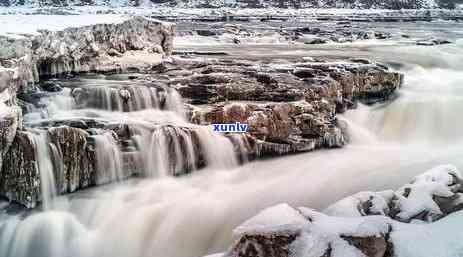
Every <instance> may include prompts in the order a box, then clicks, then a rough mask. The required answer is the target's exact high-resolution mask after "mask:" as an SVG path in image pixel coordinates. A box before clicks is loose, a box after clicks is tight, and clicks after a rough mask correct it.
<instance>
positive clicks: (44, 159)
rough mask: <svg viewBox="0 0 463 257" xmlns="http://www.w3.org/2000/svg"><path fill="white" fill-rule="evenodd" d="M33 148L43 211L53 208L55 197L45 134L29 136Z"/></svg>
mask: <svg viewBox="0 0 463 257" xmlns="http://www.w3.org/2000/svg"><path fill="white" fill-rule="evenodd" d="M29 135H30V137H31V139H32V141H33V142H34V147H35V158H36V160H37V162H36V165H37V167H36V169H37V171H38V172H39V173H40V189H41V194H42V206H43V209H44V210H50V209H52V208H53V201H54V198H55V197H56V195H57V193H56V181H55V175H54V173H53V164H52V161H51V160H52V159H51V157H50V150H49V147H50V143H49V142H48V138H47V134H46V133H45V132H43V131H39V132H38V134H35V133H30V134H29Z"/></svg>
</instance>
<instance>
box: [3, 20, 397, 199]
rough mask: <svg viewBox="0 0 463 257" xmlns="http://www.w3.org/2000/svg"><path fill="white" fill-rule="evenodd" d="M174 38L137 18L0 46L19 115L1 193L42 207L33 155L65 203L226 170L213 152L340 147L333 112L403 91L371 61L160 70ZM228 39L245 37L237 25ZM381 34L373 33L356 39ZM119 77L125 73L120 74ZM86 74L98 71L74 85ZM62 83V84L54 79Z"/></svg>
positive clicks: (11, 118) (14, 115)
mask: <svg viewBox="0 0 463 257" xmlns="http://www.w3.org/2000/svg"><path fill="white" fill-rule="evenodd" d="M348 25H349V24H339V26H341V27H348ZM173 29H174V26H173V25H172V24H168V23H161V22H158V21H154V20H150V19H144V18H134V19H129V20H127V21H124V22H121V23H118V24H101V25H92V26H87V27H82V28H70V29H66V30H63V31H58V32H54V31H41V32H40V34H39V35H38V36H33V37H25V38H23V39H21V40H19V39H8V38H3V37H2V38H1V40H0V42H1V44H2V45H1V46H2V47H1V48H2V49H5V50H6V51H3V52H2V58H1V65H2V68H1V70H0V71H1V72H0V74H1V78H2V80H4V81H5V83H2V89H3V92H4V93H3V94H4V96H5V97H3V98H4V99H3V98H2V101H3V103H2V104H3V105H5V106H6V107H8V108H9V109H11V110H16V111H10V114H8V115H5V116H3V117H2V119H1V120H0V121H1V123H0V124H1V128H0V131H1V133H0V136H1V142H2V144H4V147H2V156H3V158H2V160H3V165H2V166H3V167H2V173H1V174H2V176H1V178H2V183H1V187H0V193H1V194H2V195H3V196H6V197H7V198H8V199H9V200H11V201H16V202H18V203H21V204H23V205H25V206H27V207H34V206H35V205H36V204H37V203H39V202H40V201H41V200H42V199H40V197H41V196H40V190H41V188H40V187H41V183H42V182H41V178H40V173H41V171H40V170H39V169H40V167H41V163H40V160H38V159H39V158H38V157H37V156H39V153H41V154H44V153H43V152H45V154H46V155H47V156H49V157H50V158H49V159H50V161H51V164H52V168H51V169H53V174H54V177H55V184H56V185H55V187H56V189H57V190H56V191H57V194H66V193H72V192H75V191H77V190H79V189H83V188H87V187H91V186H95V185H100V184H105V183H110V182H113V181H118V180H122V179H125V178H127V177H130V176H134V175H137V176H145V177H156V176H165V175H174V176H176V175H182V174H185V173H189V172H192V171H194V170H196V169H199V168H202V167H204V166H214V165H215V166H216V167H218V166H220V165H223V163H222V162H223V160H220V158H212V157H211V156H215V155H217V152H218V151H212V150H211V149H214V148H213V145H214V144H221V145H227V146H228V145H229V146H230V147H229V148H227V149H231V150H230V152H223V153H221V154H222V155H224V157H225V158H223V159H230V160H234V159H235V158H234V156H236V157H237V158H238V161H241V162H245V161H248V160H250V159H254V158H259V157H265V156H275V155H283V154H289V153H297V152H305V151H311V150H314V149H319V148H332V147H342V146H343V145H344V144H345V143H346V142H347V138H346V135H345V134H344V131H343V130H344V128H345V125H344V124H343V123H342V122H341V121H339V120H338V119H337V118H336V114H338V113H342V112H344V111H345V110H347V109H349V108H355V106H356V103H357V102H359V101H360V102H363V103H367V104H371V103H376V102H381V101H387V100H388V99H389V98H390V97H391V96H392V95H393V93H394V92H395V91H396V90H397V89H398V88H399V87H400V85H401V82H402V76H401V74H399V73H397V72H392V71H390V70H388V68H387V67H385V66H383V65H381V64H376V63H373V62H370V61H369V60H365V59H352V60H342V61H332V60H328V59H327V60H323V59H321V58H317V59H310V58H309V59H308V58H306V59H303V60H292V61H287V62H284V63H282V62H272V61H265V62H260V61H259V62H255V61H247V60H234V59H195V58H189V57H172V58H168V59H166V60H164V61H163V62H161V63H160V59H159V58H157V57H160V56H161V55H166V56H168V55H170V54H171V53H172V37H173V33H174V32H173ZM226 30H227V33H238V34H240V33H242V32H243V31H242V30H241V28H239V27H236V26H228V27H226ZM340 31H341V30H338V31H337V32H336V33H338V32H340ZM200 33H201V34H202V35H205V36H213V33H209V32H208V31H201V32H200ZM281 33H283V34H285V33H286V34H285V35H288V36H289V37H295V36H296V37H299V36H303V35H305V34H310V33H316V34H317V35H323V36H326V37H329V34H330V33H331V32H329V31H326V30H323V29H316V28H297V29H294V30H292V31H290V32H289V33H288V31H283V30H282V31H281ZM340 33H341V34H342V33H343V32H342V31H341V32H340ZM362 33H363V32H362ZM346 35H347V34H346ZM383 36H384V35H382V34H379V33H375V32H371V33H364V34H361V35H360V34H356V36H355V39H357V38H362V39H370V38H378V37H383ZM330 40H332V39H330ZM145 57H146V58H145ZM153 57H156V58H155V59H152V58H153ZM122 71H126V72H128V73H125V74H117V73H120V72H122ZM83 72H85V73H90V74H87V75H85V76H83V75H82V76H77V77H76V76H75V73H83ZM63 75H64V76H63ZM55 76H60V79H48V80H46V78H49V77H55ZM39 79H41V81H40V82H39V83H37V82H38V80H39ZM18 106H20V107H21V110H22V114H23V115H21V111H20V110H19V107H18ZM22 116H24V122H22ZM235 122H241V123H244V124H247V125H248V131H247V133H244V134H237V133H228V134H224V135H225V137H223V136H222V135H218V134H215V135H214V134H213V133H212V128H211V126H209V125H211V124H214V123H235ZM23 123H24V126H25V127H24V128H23ZM15 133H16V136H15ZM39 134H40V135H46V138H47V141H46V142H47V144H48V145H47V146H46V147H45V148H44V149H45V150H43V149H42V150H40V149H39V148H38V147H37V139H36V136H37V135H39ZM40 151H41V152H40ZM230 156H233V158H229V157H230ZM231 162H232V163H234V162H235V161H231ZM217 165H218V166H217ZM227 165H228V164H227ZM225 166H226V165H225ZM227 167H228V166H227ZM153 170H155V171H156V172H153Z"/></svg>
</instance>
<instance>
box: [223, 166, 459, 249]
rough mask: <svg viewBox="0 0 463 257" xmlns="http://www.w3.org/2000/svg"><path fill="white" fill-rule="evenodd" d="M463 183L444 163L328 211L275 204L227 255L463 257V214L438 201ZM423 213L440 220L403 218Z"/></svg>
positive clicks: (247, 226)
mask: <svg viewBox="0 0 463 257" xmlns="http://www.w3.org/2000/svg"><path fill="white" fill-rule="evenodd" d="M460 182H461V176H460V174H459V172H458V170H457V169H456V168H455V167H454V166H453V165H442V166H438V167H435V168H433V169H431V170H429V171H427V172H425V173H423V174H421V175H419V176H417V177H416V178H415V179H414V180H413V181H412V182H411V183H409V184H406V185H405V186H404V187H402V188H401V189H399V190H398V191H397V192H393V191H391V190H389V191H383V192H360V193H357V194H355V195H352V196H350V197H347V198H344V199H342V200H340V201H338V202H336V203H334V204H333V205H331V206H330V207H328V208H327V209H325V210H324V211H323V213H321V212H318V211H316V210H313V209H309V208H305V207H301V208H297V209H296V208H293V207H290V206H289V205H286V204H280V205H277V206H274V207H270V208H268V209H265V210H264V211H262V212H261V213H259V214H258V215H256V216H255V217H253V218H251V219H250V220H248V221H246V222H245V223H243V225H241V226H239V227H238V228H237V231H238V233H235V237H238V238H237V239H236V241H235V243H234V244H233V245H232V247H231V248H230V249H229V251H228V252H226V253H225V254H224V255H223V256H227V257H238V256H239V257H248V256H249V257H250V256H252V257H366V256H368V257H391V256H395V257H436V256H440V257H457V256H461V240H463V233H462V232H461V231H462V225H461V224H462V222H461V219H462V215H463V212H462V211H458V210H459V209H460V208H453V209H452V210H451V211H448V212H445V213H444V212H443V211H441V210H440V208H441V207H440V204H441V202H439V201H435V199H433V198H436V196H438V197H440V198H442V199H444V198H445V199H453V197H454V196H455V195H456V193H455V192H458V191H459V190H460V188H461V183H460ZM406 188H409V189H406ZM405 190H409V192H408V193H407V196H406V197H405V196H403V197H404V198H406V199H404V198H398V197H399V196H400V195H401V194H403V193H404V191H405ZM399 203H400V204H399ZM390 206H392V209H393V210H394V208H399V209H400V212H399V214H398V215H396V216H394V215H391V214H392V211H391V210H390V208H389V207H390ZM453 207H455V206H453ZM423 211H424V212H426V213H427V214H429V215H428V217H431V218H432V217H434V216H433V215H431V213H433V214H436V213H439V215H440V217H441V219H440V220H438V221H436V222H433V223H425V222H420V223H416V222H415V223H406V222H403V220H404V219H403V218H404V217H406V218H407V219H408V220H409V219H410V218H411V217H414V216H416V214H420V213H422V212H423ZM449 213H450V214H449ZM447 214H448V215H447ZM444 215H447V216H444ZM424 216H426V215H424ZM408 220H406V221H408ZM425 220H427V221H433V219H429V218H427V219H425Z"/></svg>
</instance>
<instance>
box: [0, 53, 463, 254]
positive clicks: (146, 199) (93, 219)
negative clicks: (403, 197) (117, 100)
mask: <svg viewBox="0 0 463 257" xmlns="http://www.w3.org/2000/svg"><path fill="white" fill-rule="evenodd" d="M326 47H327V51H332V50H333V49H332V48H330V47H340V46H329V45H328V46H326ZM438 49H439V51H436V50H434V51H435V52H428V50H426V49H424V48H421V47H416V46H407V47H400V46H394V47H387V48H385V49H381V48H379V49H376V48H374V47H372V48H369V49H367V51H365V50H364V49H362V51H356V48H355V46H353V47H352V48H349V46H346V49H342V50H343V52H345V53H346V54H349V56H355V55H356V54H359V55H360V54H366V52H369V53H370V54H371V55H373V56H379V58H380V59H381V58H382V60H383V61H388V60H389V59H387V58H392V60H391V61H393V60H395V59H394V58H395V57H396V56H399V57H400V60H401V61H404V63H405V64H406V67H405V69H403V70H401V71H402V72H404V73H405V78H406V81H405V84H404V88H403V89H402V90H401V95H400V96H399V98H398V99H396V100H395V101H393V102H391V103H387V104H383V105H375V106H361V107H360V108H359V109H358V110H354V111H349V112H347V113H346V114H344V115H343V117H342V118H343V119H344V120H345V121H346V122H347V123H348V124H350V130H349V133H350V134H351V135H350V138H351V140H352V142H353V144H351V145H348V146H346V147H344V148H343V149H337V150H330V151H318V152H313V153H306V154H299V155H293V156H288V157H284V158H279V159H274V160H265V161H257V162H252V163H249V164H247V165H245V166H243V167H240V168H235V169H231V168H230V167H235V164H236V159H234V158H233V157H234V156H235V155H234V154H233V151H232V150H231V149H233V148H232V147H231V145H230V141H229V140H227V139H225V138H224V137H223V136H221V135H219V134H213V132H212V130H211V129H210V128H206V127H202V128H198V129H196V130H195V131H197V132H196V134H195V137H197V138H198V140H199V141H200V143H199V145H200V146H201V152H203V154H205V162H207V164H208V167H209V169H205V170H203V171H202V172H197V173H195V174H194V175H192V176H186V177H179V178H173V177H171V176H164V177H162V176H158V178H157V179H148V180H136V181H131V183H128V184H123V185H117V186H115V187H114V188H109V189H108V188H104V189H98V188H97V189H93V190H89V191H86V192H84V193H77V194H75V195H73V197H71V198H69V208H68V209H66V210H64V211H63V212H55V211H48V212H43V213H40V214H36V215H31V216H30V217H27V218H25V219H24V220H20V219H19V218H15V217H13V218H10V219H9V220H7V221H6V222H3V223H1V222H0V256H1V257H11V256H14V257H63V256H64V257H71V256H72V257H128V256H130V257H132V256H134V257H151V256H166V257H197V256H202V255H204V254H207V253H214V252H219V251H224V250H225V249H226V247H227V245H229V244H230V242H231V241H232V238H231V231H232V230H233V228H234V227H236V226H237V225H239V224H240V223H241V222H243V221H244V220H246V219H248V218H250V217H251V216H253V215H255V214H256V213H257V212H258V211H259V210H262V209H263V208H265V207H268V206H271V205H274V204H277V203H281V202H287V203H289V204H291V205H293V206H300V205H304V206H310V207H312V208H324V207H326V205H327V204H329V203H332V202H334V201H335V200H338V199H339V198H342V197H344V196H346V195H349V194H352V193H355V192H358V191H362V190H384V189H389V188H395V187H397V186H398V185H402V184H403V182H404V181H407V180H409V179H410V178H411V177H413V176H414V175H416V174H417V173H418V172H422V171H423V170H425V169H427V168H429V167H432V166H434V165H436V164H442V163H443V162H444V163H447V162H452V163H454V164H455V165H457V166H459V167H463V158H461V156H462V154H463V148H462V147H461V144H460V142H459V141H460V140H461V133H457V131H458V128H459V126H458V125H459V124H458V121H459V119H458V116H457V113H458V109H459V105H460V99H459V97H460V96H461V93H462V92H460V90H459V86H458V85H460V84H461V82H462V81H461V76H462V72H461V71H462V70H463V63H462V62H461V60H463V59H462V58H461V57H462V56H463V48H462V46H461V45H450V46H442V47H439V48H438ZM350 51H352V52H350ZM311 53H313V52H311V51H309V52H308V55H310V54H311ZM450 53H451V55H450ZM285 54H288V53H285ZM300 54H301V53H298V56H300ZM452 56H456V57H453V58H459V61H458V60H455V59H451V58H452ZM445 58H449V59H445ZM444 75H445V76H444ZM436 77H438V78H439V79H438V80H437V79H434V78H436ZM447 104H449V106H450V107H449V108H447ZM422 113H427V114H428V115H429V114H431V115H430V116H424V114H422ZM100 114H101V115H103V114H104V115H107V116H113V117H114V119H126V118H127V120H130V119H129V118H128V117H129V115H130V118H131V121H134V120H136V121H139V120H138V119H139V117H143V118H148V117H149V118H150V119H149V121H153V122H154V121H156V120H157V121H159V120H162V121H166V120H169V119H170V121H171V122H172V123H175V124H177V125H178V124H179V123H180V122H181V120H182V119H179V117H178V115H176V116H175V117H176V118H177V119H175V121H174V119H172V117H171V116H169V115H171V113H170V112H165V111H163V114H164V115H165V116H161V114H160V113H159V111H156V110H149V111H146V110H145V111H143V112H132V113H130V114H126V116H123V114H120V113H110V114H108V113H107V112H103V111H100ZM167 114H168V115H167ZM166 117H170V118H166ZM436 117H437V118H438V121H439V122H435V119H436ZM433 120H434V122H431V121H433ZM414 124H417V125H414ZM143 125H144V126H145V127H146V128H145V129H146V134H143V133H141V132H140V133H139V134H138V136H139V137H138V144H139V145H140V149H141V151H142V152H144V153H149V149H150V145H153V144H154V145H156V147H154V146H153V147H152V150H153V149H158V151H164V152H170V153H171V154H170V155H169V158H174V159H175V158H177V157H176V156H177V154H176V153H175V151H176V150H175V149H179V148H180V149H182V150H180V151H182V153H184V155H183V157H185V156H189V154H185V153H186V152H190V153H192V154H191V156H193V155H195V154H197V151H198V150H197V149H195V148H190V149H186V148H185V147H184V145H189V144H186V143H185V142H184V140H185V139H188V140H190V139H191V140H195V137H193V136H191V134H188V133H186V130H181V131H183V132H185V133H186V134H182V133H183V132H180V131H179V130H178V129H177V130H173V129H170V128H168V127H167V128H162V129H160V128H159V127H158V126H154V127H149V126H148V125H147V124H143ZM187 125H188V124H187ZM190 126H191V124H190ZM192 127H193V126H192ZM193 128H194V127H193ZM145 135H146V136H145ZM171 135H177V136H176V138H177V140H178V141H177V142H175V141H173V140H172V139H171V138H170V136H171ZM153 138H154V140H153ZM162 142H169V143H167V144H161V143H162ZM443 142H445V143H446V144H447V146H446V147H440V145H444V144H443ZM143 143H144V144H145V146H144V147H142V146H141V145H142V144H143ZM404 143H410V144H407V145H406V144H404ZM44 145H45V144H44ZM166 145H169V146H168V147H169V149H168V148H167V146H166ZM176 145H177V146H176ZM178 145H180V147H178ZM158 146H159V147H158ZM161 146H163V147H165V148H162V147H161ZM187 148H189V147H187ZM150 155H151V153H150ZM162 156H163V157H165V156H164V155H162ZM189 158H190V157H188V158H184V159H189ZM145 159H146V158H145ZM155 159H156V158H155ZM182 162H184V161H182ZM162 163H164V164H169V161H168V160H164V161H162ZM158 164H159V163H157V164H156V163H155V162H153V163H152V164H148V165H147V166H149V167H156V165H158ZM169 165H171V164H169ZM166 166H167V165H166ZM155 169H156V170H157V171H155V172H153V173H152V174H153V175H159V174H161V173H164V174H169V172H173V171H174V169H173V170H171V171H169V170H168V168H166V167H164V168H163V167H161V168H155ZM155 169H153V170H155ZM216 169H228V170H230V172H214V170H216ZM159 171H161V172H159ZM108 191H109V192H108Z"/></svg>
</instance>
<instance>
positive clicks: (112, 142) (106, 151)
mask: <svg viewBox="0 0 463 257" xmlns="http://www.w3.org/2000/svg"><path fill="white" fill-rule="evenodd" d="M92 137H93V138H94V140H95V154H96V165H97V184H105V183H109V182H113V181H120V180H122V179H123V178H125V176H124V173H123V169H122V153H121V151H120V149H119V146H118V145H117V141H116V139H115V137H116V136H115V135H114V134H113V133H110V132H103V133H101V134H98V135H94V136H92Z"/></svg>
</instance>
